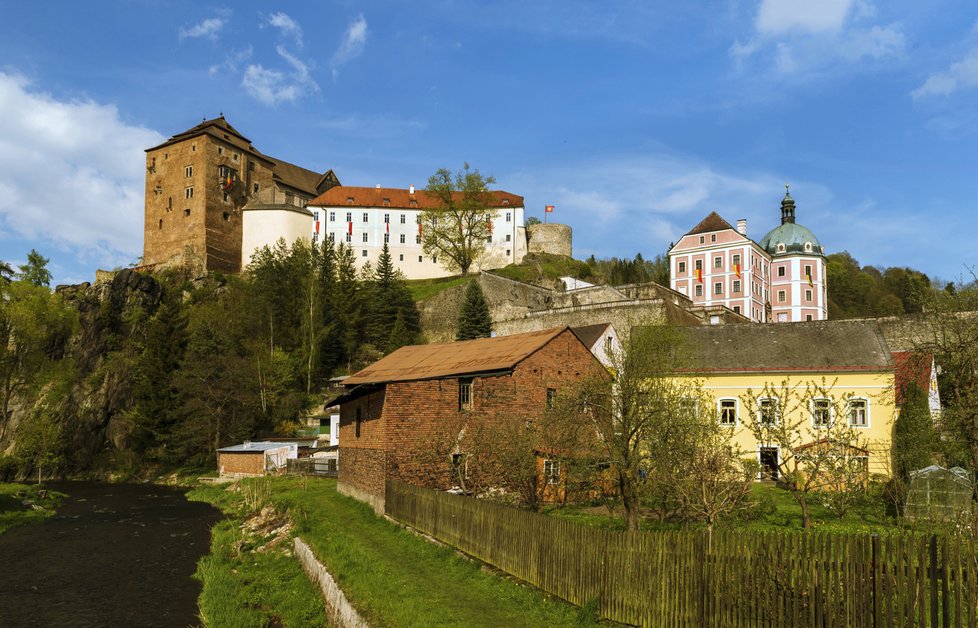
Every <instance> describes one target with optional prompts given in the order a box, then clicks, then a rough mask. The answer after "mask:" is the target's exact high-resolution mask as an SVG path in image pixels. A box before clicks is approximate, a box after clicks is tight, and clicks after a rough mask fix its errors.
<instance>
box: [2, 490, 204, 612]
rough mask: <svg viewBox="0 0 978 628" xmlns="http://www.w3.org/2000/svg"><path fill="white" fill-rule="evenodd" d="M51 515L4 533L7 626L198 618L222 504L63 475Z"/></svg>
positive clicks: (3, 605) (3, 584) (4, 607)
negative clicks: (202, 563)
mask: <svg viewBox="0 0 978 628" xmlns="http://www.w3.org/2000/svg"><path fill="white" fill-rule="evenodd" d="M50 488H52V489H54V490H57V491H61V492H63V493H67V494H68V497H67V498H66V499H65V500H64V501H63V502H62V504H61V507H60V508H59V509H58V511H57V514H55V515H54V516H53V517H51V518H50V519H47V520H46V521H44V522H42V523H38V524H34V525H28V526H21V527H17V528H13V529H11V530H8V531H7V532H5V533H3V534H0V626H5V627H13V626H59V627H60V626H181V627H185V626H196V625H198V624H199V619H198V615H197V597H198V596H199V595H200V582H199V581H197V580H195V579H193V577H192V575H193V573H194V569H195V568H196V564H197V561H198V560H199V559H200V557H201V556H202V555H204V554H206V553H207V552H208V550H209V547H210V528H211V526H212V525H214V523H215V522H216V521H218V520H219V519H220V518H221V514H220V511H218V510H217V509H215V508H214V507H212V506H210V505H209V504H205V503H201V502H190V501H187V500H186V498H185V497H184V493H185V491H184V490H183V489H178V488H173V487H166V486H155V485H146V484H100V483H94V482H65V483H56V484H51V485H50Z"/></svg>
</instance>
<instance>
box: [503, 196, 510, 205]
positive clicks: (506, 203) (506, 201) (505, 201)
mask: <svg viewBox="0 0 978 628" xmlns="http://www.w3.org/2000/svg"><path fill="white" fill-rule="evenodd" d="M506 205H509V199H508V198H504V199H503V206H506Z"/></svg>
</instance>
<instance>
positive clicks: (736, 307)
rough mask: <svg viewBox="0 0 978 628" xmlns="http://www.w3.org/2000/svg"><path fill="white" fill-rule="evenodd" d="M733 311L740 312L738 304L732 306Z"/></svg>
mask: <svg viewBox="0 0 978 628" xmlns="http://www.w3.org/2000/svg"><path fill="white" fill-rule="evenodd" d="M734 312H735V313H736V314H740V306H739V305H735V306H734Z"/></svg>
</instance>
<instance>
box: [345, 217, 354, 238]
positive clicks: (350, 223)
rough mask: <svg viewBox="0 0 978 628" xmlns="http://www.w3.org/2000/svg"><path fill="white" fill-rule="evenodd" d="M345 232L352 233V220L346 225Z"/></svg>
mask: <svg viewBox="0 0 978 628" xmlns="http://www.w3.org/2000/svg"><path fill="white" fill-rule="evenodd" d="M346 232H347V233H348V234H350V235H353V221H352V220H351V221H350V222H349V226H348V227H347V230H346Z"/></svg>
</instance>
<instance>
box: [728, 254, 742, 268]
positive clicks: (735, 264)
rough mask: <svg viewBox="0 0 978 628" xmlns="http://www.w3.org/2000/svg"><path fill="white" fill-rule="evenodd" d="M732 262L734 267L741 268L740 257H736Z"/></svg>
mask: <svg viewBox="0 0 978 628" xmlns="http://www.w3.org/2000/svg"><path fill="white" fill-rule="evenodd" d="M730 262H731V263H732V264H733V265H734V266H740V255H734V256H733V258H732V259H731V260H730Z"/></svg>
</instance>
